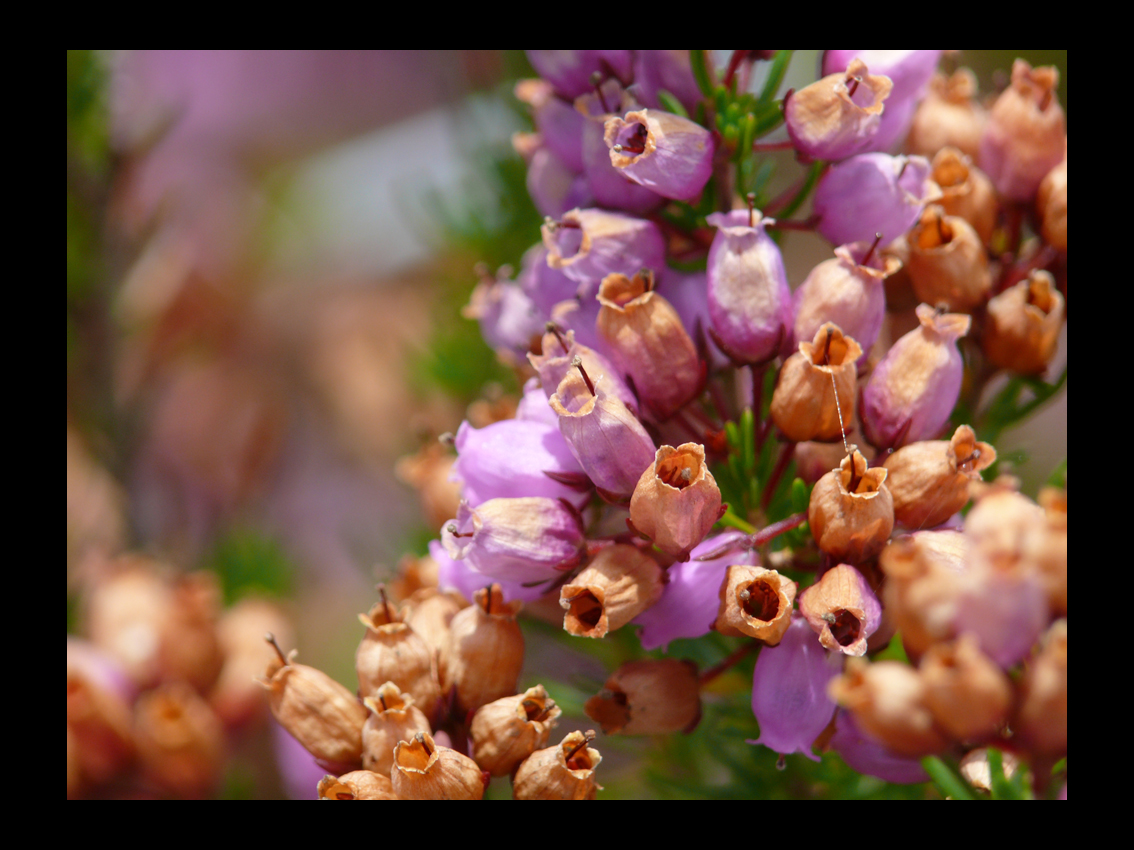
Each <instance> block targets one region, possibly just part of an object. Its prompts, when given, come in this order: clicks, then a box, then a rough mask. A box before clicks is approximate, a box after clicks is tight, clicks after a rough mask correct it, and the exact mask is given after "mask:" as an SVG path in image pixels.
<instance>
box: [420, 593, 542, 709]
mask: <svg viewBox="0 0 1134 850" xmlns="http://www.w3.org/2000/svg"><path fill="white" fill-rule="evenodd" d="M522 607H523V603H522V602H520V601H519V600H517V599H514V600H512V601H511V602H505V601H504V593H503V591H502V590H501V588H500V585H499V584H492V585H490V586H489V587H486V588H481V589H480V590H478V591H476V593H474V594H473V604H472V605H470V606H469V607H468V608H465V609H463V610H461V611H459V612H457V614H456V616H454V617H453V622H452V623H451V624H450V627H449V641H448V643H447V644H446V645H445V649H444V650H443V651H442V652H441V654H440V656H439V658H440V668H441V682H442V686H443V688H444V691H445V693H446V694H448V693H449V692H450V691H451V690H452V689H456V693H457V704H458V705H459V706H461V708H462V709H463V710H465V711H473V710H475V709H478V708H480V707H481V706H482V705H487V704H488V703H490V702H492V701H493V700H497V699H500V698H501V697H504V696H508V695H509V694H514V693H515V692H516V685H517V683H518V681H519V678H520V669H521V668H522V667H523V666H524V635H523V632H521V631H520V626H519V624H518V623H517V622H516V614H518V613H519V611H520V608H522Z"/></svg>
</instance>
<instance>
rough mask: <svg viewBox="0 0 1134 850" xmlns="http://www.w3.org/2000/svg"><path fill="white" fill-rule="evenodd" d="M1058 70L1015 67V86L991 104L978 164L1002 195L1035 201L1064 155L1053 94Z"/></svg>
mask: <svg viewBox="0 0 1134 850" xmlns="http://www.w3.org/2000/svg"><path fill="white" fill-rule="evenodd" d="M1058 85H1059V71H1058V70H1057V69H1056V68H1054V67H1048V68H1032V66H1031V65H1029V64H1028V63H1027V62H1025V61H1024V60H1023V59H1017V60H1016V62H1015V64H1013V65H1012V84H1011V85H1010V86H1009V87H1008V88H1006V89H1005V90H1004V91H1003V92H1002V93H1001V95H1000V97H999V98H997V100H996V103H994V104H993V106H992V109H991V110H989V113H988V122H987V123H986V124H985V125H984V135H982V136H981V139H980V167H981V170H982V171H984V173H985V174H987V175H988V176H989V178H990V179H991V180H992V184H993V185H994V186H995V187H996V190H997V191H998V192H999V193H1000V194H1001V196H1002V197H1004V198H1007V199H1009V200H1013V201H1031V200H1032V199H1033V198H1034V197H1035V195H1036V190H1038V189H1039V185H1040V182H1041V181H1042V180H1043V178H1044V177H1046V176H1047V173H1048V172H1049V171H1051V169H1053V168H1054V167H1055V166H1057V165H1058V164H1059V161H1060V160H1061V159H1063V154H1064V144H1065V139H1066V133H1067V131H1066V129H1065V126H1064V121H1063V108H1062V107H1061V106H1060V105H1059V98H1058V97H1057V95H1056V93H1055V89H1056V87H1057V86H1058Z"/></svg>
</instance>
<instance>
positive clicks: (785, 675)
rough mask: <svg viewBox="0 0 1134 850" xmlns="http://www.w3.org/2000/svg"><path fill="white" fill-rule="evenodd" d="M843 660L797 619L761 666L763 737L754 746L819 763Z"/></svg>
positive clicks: (756, 688) (757, 694) (756, 697)
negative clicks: (818, 744)
mask: <svg viewBox="0 0 1134 850" xmlns="http://www.w3.org/2000/svg"><path fill="white" fill-rule="evenodd" d="M842 660H843V659H842V656H841V655H840V654H839V653H830V652H828V651H827V650H825V649H824V648H823V647H822V645H821V644H820V643H819V639H818V638H817V637H815V633H814V632H813V631H811V626H809V625H808V624H807V621H806V620H805V619H803V617H802V616H800V615H799V614H798V613H796V614H794V615H793V616H792V621H791V625H790V626H788V630H787V632H786V633H785V634H784V639H783V640H782V641H780V643H779V644H778V645H777V646H765V647H764V648H763V649H761V650H760V657H759V658H758V659H757V660H756V671H755V674H754V675H753V677H752V713H753V714H755V715H756V720H757V721H758V722H759V724H760V737H759V738H757V739H756V740H755V741H749V742H748V743H750V744H763V745H764V746H765V747H768V748H769V749H771V750H775V751H776V752H777V753H782V754H784V755H787V754H789V753H803V755H805V756H807V757H808V758H809V759H811V760H812V761H819V757H818V756H817V755H815V754H814V753H812V752H811V744H812V743H813V742H814V741H815V739H816V738H818V737H819V733H821V732H822V731H823V730H824V729H825V728H827V724H828V723H830V722H831V715H832V714H834V711H835V703H834V702H833V701H832V700H831V698H830V697H829V696H827V683H828V682H830V681H831V679H833V678H834V677H835V676H837V675H838V674H839V671H840V670H841V669H842Z"/></svg>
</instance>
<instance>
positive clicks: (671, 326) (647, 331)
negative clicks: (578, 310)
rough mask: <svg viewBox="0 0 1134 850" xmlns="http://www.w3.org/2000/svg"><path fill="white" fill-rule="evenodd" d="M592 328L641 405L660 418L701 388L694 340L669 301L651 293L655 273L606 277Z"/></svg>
mask: <svg viewBox="0 0 1134 850" xmlns="http://www.w3.org/2000/svg"><path fill="white" fill-rule="evenodd" d="M598 301H599V304H600V305H602V306H601V309H600V310H599V315H598V320H597V324H596V327H597V328H598V332H599V335H600V336H601V337H602V338H603V339H604V340H606V342H607V344H608V345H609V346H610V348H611V351H612V352H613V354H614V358H615V361H616V362H617V363H618V365H619V366H620V367H621V368H622V370H623V371H624V372H625V373H626V374H627V375H628V376H629V377H630V378H631V379H633V382H634V388H635V389H636V390H637V392H638V398H639V400H640V401H641V403H642V405H643V406H644V407H645V408H647V409H648V410H650V411H652V412H653V414H654V416H656V417H657V418H659V419H664V418H666V417H667V416H669V415H670V414H672V413H673V412H674V411H675V410H677V409H678V408H679V407H681V406H682V405H684V404H685V403H686V402H687V401H689V400H690V399H691V398H692V397H693V396H694V395H695V394H696V392H697V390H698V388H699V387H700V384H701V363H700V361H699V360H698V359H697V349H696V348H695V347H694V345H693V340H692V339H690V338H689V334H688V333H687V332H686V330H685V328H684V327H683V326H682V324H681V318H680V317H679V316H678V315H677V311H676V310H674V309H673V305H671V304H670V303H669V302H668V301H666V300H665V298H663V297H662V296H660V295H658V294H657V292H655V291H654V273H653V272H652V271H648V270H647V271H644V272H640V273H637V274H635V275H634V277H633V278H629V277H627V276H626V275H624V274H610V275H607V276H606V277H604V278H603V280H602V286H600V287H599V292H598Z"/></svg>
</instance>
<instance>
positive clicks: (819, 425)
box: [771, 322, 862, 443]
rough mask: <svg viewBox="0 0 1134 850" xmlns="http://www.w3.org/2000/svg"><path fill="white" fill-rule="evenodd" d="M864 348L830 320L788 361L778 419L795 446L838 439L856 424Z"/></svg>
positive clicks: (776, 397) (780, 383)
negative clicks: (860, 368) (859, 374)
mask: <svg viewBox="0 0 1134 850" xmlns="http://www.w3.org/2000/svg"><path fill="white" fill-rule="evenodd" d="M861 356H862V347H861V346H860V345H859V344H858V343H857V342H856V341H855V340H853V339H851V338H850V337H849V336H843V332H842V330H840V328H839V326H838V325H835V324H832V323H830V322H828V323H827V324H825V325H823V326H822V327H821V328H819V330H817V331H816V332H815V337H814V339H813V340H811V341H810V342H801V343H800V344H799V351H797V352H796V353H795V354H793V355H792V356H791V357H789V358H788V359H787V361H785V363H784V365H783V368H781V369H780V374H779V377H778V378H777V380H776V390H775V392H774V393H773V394H772V408H771V413H772V421H773V422H775V423H776V427H777V428H779V429H780V430H781V431H782V432H783V433H784V436H785V437H787V438H788V439H789V440H791V441H792V442H797V443H798V442H802V441H804V440H838V439H841V438H842V437H843V435H844V429H845V428H847V427H848V426H849V425H850V424H851V423H852V422H853V421H854V404H855V390H856V388H857V380H858V379H857V366H856V365H855V364H856V363H857V362H858V359H859V357H861Z"/></svg>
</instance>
